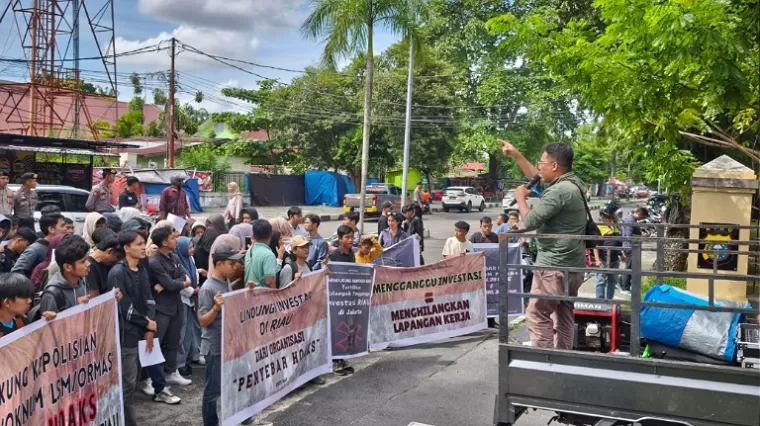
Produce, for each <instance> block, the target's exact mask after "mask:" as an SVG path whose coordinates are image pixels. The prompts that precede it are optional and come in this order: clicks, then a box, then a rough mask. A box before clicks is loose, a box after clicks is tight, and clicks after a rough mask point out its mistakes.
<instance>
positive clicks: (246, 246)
mask: <svg viewBox="0 0 760 426" xmlns="http://www.w3.org/2000/svg"><path fill="white" fill-rule="evenodd" d="M245 248H247V249H249V248H251V237H245Z"/></svg>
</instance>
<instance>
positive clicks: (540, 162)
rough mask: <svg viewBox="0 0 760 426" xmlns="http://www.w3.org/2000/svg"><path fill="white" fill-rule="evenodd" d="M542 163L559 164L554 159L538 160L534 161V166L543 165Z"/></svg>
mask: <svg viewBox="0 0 760 426" xmlns="http://www.w3.org/2000/svg"><path fill="white" fill-rule="evenodd" d="M543 164H557V165H559V163H557V162H556V161H538V162H536V167H541V165H543Z"/></svg>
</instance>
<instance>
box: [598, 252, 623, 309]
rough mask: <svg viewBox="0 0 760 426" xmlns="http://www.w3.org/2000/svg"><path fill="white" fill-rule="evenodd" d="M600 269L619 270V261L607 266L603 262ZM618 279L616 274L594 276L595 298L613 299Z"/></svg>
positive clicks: (616, 260)
mask: <svg viewBox="0 0 760 426" xmlns="http://www.w3.org/2000/svg"><path fill="white" fill-rule="evenodd" d="M602 268H606V269H619V268H620V259H615V260H613V261H612V262H610V264H609V266H608V265H607V264H606V263H605V262H602ZM618 277H619V275H618V274H596V298H597V299H610V300H611V299H614V298H615V284H617V281H618Z"/></svg>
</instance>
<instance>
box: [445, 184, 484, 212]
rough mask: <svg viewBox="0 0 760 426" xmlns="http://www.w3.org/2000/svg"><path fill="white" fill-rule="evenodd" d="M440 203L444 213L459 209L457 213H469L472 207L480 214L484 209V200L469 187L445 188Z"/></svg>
mask: <svg viewBox="0 0 760 426" xmlns="http://www.w3.org/2000/svg"><path fill="white" fill-rule="evenodd" d="M441 203H442V204H443V211H445V212H447V211H449V210H450V209H459V211H465V212H467V213H469V212H471V211H472V208H473V207H475V208H477V209H478V211H481V212H482V211H483V210H485V209H486V199H485V198H483V196H482V195H480V193H479V192H478V191H477V190H476V189H475V188H473V187H471V186H452V187H450V188H446V190H445V191H443V198H442V199H441Z"/></svg>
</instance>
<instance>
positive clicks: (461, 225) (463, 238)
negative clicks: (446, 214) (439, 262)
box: [443, 220, 472, 259]
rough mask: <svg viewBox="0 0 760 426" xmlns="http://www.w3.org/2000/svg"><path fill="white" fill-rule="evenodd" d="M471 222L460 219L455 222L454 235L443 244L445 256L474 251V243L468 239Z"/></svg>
mask: <svg viewBox="0 0 760 426" xmlns="http://www.w3.org/2000/svg"><path fill="white" fill-rule="evenodd" d="M468 232H470V224H469V223H467V222H465V221H462V220H460V221H459V222H457V223H455V224H454V236H453V237H450V238H449V239H448V240H446V243H445V244H444V245H443V258H444V259H445V258H447V257H450V256H458V255H460V254H464V253H470V252H472V243H471V242H469V241H467V233H468Z"/></svg>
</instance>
